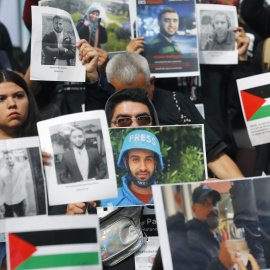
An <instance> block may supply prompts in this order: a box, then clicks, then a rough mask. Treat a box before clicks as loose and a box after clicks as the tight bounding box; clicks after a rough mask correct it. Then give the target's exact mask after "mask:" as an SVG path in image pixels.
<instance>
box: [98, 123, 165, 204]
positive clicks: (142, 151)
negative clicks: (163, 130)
mask: <svg viewBox="0 0 270 270" xmlns="http://www.w3.org/2000/svg"><path fill="white" fill-rule="evenodd" d="M132 120H133V119H132ZM117 166H118V167H120V168H126V169H127V174H126V175H124V176H123V177H122V182H123V187H121V188H118V197H117V198H115V199H108V200H102V201H101V206H103V207H106V206H126V205H144V204H153V203H154V201H153V194H152V189H151V185H156V179H155V176H156V173H158V172H159V171H161V170H163V161H162V156H161V152H160V145H159V141H158V139H157V137H156V136H155V135H154V134H152V133H151V132H149V131H146V130H135V131H132V132H130V133H129V134H128V135H127V136H126V137H125V139H124V142H123V145H122V149H121V151H120V155H119V159H118V162H117Z"/></svg>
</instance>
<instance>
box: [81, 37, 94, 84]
mask: <svg viewBox="0 0 270 270" xmlns="http://www.w3.org/2000/svg"><path fill="white" fill-rule="evenodd" d="M76 47H80V50H79V59H80V60H81V62H82V64H83V65H84V64H85V69H86V78H87V80H88V81H89V82H91V83H93V82H95V81H97V80H98V72H97V66H98V58H99V57H98V53H97V51H96V50H95V49H94V48H93V47H92V46H91V45H90V44H89V43H88V42H87V41H86V40H85V39H81V40H79V41H78V42H77V43H76Z"/></svg>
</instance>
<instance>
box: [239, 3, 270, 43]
mask: <svg viewBox="0 0 270 270" xmlns="http://www.w3.org/2000/svg"><path fill="white" fill-rule="evenodd" d="M241 16H242V17H243V19H244V21H245V22H246V23H247V24H248V25H249V26H250V27H251V28H252V29H253V30H254V31H255V32H257V33H258V34H259V35H261V36H262V37H263V38H268V37H269V36H270V7H264V0H244V1H243V3H242V4H241Z"/></svg>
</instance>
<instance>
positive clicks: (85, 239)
mask: <svg viewBox="0 0 270 270" xmlns="http://www.w3.org/2000/svg"><path fill="white" fill-rule="evenodd" d="M13 234H14V235H16V236H18V237H19V238H21V239H23V240H25V241H26V242H29V243H31V244H32V245H34V246H49V245H68V244H86V243H97V234H96V229H95V228H89V229H68V230H53V231H34V232H21V233H13Z"/></svg>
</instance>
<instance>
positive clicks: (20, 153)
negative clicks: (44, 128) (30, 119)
mask: <svg viewBox="0 0 270 270" xmlns="http://www.w3.org/2000/svg"><path fill="white" fill-rule="evenodd" d="M25 140H29V138H24V139H17V141H19V142H20V143H21V144H25ZM32 140H33V141H35V142H36V143H37V144H38V139H37V137H36V138H32ZM15 143H16V142H15ZM2 146H3V145H2V144H1V145H0V219H4V218H10V217H23V216H34V215H42V214H46V200H45V189H44V179H43V175H42V169H41V159H40V154H39V147H31V148H16V149H14V148H13V149H9V148H6V147H2ZM3 148H4V149H5V148H6V149H5V150H2V149H3Z"/></svg>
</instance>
